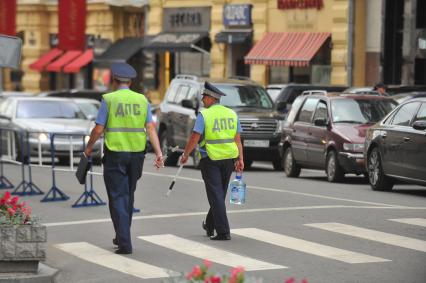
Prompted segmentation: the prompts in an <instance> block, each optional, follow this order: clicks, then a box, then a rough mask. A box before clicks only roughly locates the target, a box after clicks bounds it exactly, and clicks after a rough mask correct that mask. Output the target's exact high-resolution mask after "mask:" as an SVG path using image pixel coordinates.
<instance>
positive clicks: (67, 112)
mask: <svg viewBox="0 0 426 283" xmlns="http://www.w3.org/2000/svg"><path fill="white" fill-rule="evenodd" d="M16 118H25V119H28V118H46V119H53V118H64V119H84V118H85V117H84V114H83V113H82V112H81V111H80V109H79V108H78V106H77V104H75V103H74V102H68V101H52V100H46V101H40V100H24V101H19V103H18V108H17V111H16Z"/></svg>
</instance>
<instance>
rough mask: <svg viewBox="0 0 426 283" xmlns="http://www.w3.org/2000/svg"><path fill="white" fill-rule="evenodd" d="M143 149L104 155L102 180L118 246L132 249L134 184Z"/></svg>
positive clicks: (140, 166) (142, 159)
mask: <svg viewBox="0 0 426 283" xmlns="http://www.w3.org/2000/svg"><path fill="white" fill-rule="evenodd" d="M144 159H145V154H144V153H143V152H113V151H109V150H106V151H105V155H104V182H105V187H106V190H107V193H108V205H109V212H110V214H111V219H112V223H113V225H114V230H115V233H116V236H117V240H118V245H119V248H120V249H124V250H127V251H131V250H132V241H131V237H130V226H131V224H132V216H133V203H134V193H135V190H136V183H137V181H138V180H139V179H140V177H141V176H142V168H143V162H144Z"/></svg>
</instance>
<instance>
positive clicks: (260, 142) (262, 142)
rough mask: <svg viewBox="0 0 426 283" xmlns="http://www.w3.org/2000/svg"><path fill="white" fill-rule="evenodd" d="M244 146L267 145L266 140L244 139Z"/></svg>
mask: <svg viewBox="0 0 426 283" xmlns="http://www.w3.org/2000/svg"><path fill="white" fill-rule="evenodd" d="M244 146H247V147H269V141H268V140H244Z"/></svg>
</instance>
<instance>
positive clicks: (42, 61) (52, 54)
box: [29, 48, 63, 71]
mask: <svg viewBox="0 0 426 283" xmlns="http://www.w3.org/2000/svg"><path fill="white" fill-rule="evenodd" d="M62 53H63V51H62V50H60V49H58V48H53V49H51V50H49V51H48V52H47V53H44V54H43V55H41V57H40V58H38V59H37V61H35V62H34V63H31V64H30V66H29V67H30V69H33V70H36V71H43V69H44V67H45V66H46V65H47V64H49V63H50V62H52V61H53V60H55V59H56V58H58V57H59V55H61V54H62Z"/></svg>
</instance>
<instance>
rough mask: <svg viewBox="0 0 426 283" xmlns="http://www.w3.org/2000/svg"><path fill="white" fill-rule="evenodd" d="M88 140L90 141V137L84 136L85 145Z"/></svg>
mask: <svg viewBox="0 0 426 283" xmlns="http://www.w3.org/2000/svg"><path fill="white" fill-rule="evenodd" d="M89 140H90V136H85V137H84V142H85V143H86V144H87V143H88V142H89Z"/></svg>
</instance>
